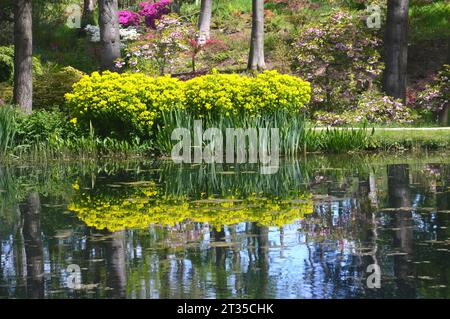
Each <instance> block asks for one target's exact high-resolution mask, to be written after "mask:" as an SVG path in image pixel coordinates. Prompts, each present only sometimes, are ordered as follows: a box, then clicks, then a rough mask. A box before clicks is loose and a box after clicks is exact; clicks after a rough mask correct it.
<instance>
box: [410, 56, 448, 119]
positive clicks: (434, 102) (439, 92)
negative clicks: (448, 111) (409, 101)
mask: <svg viewBox="0 0 450 319" xmlns="http://www.w3.org/2000/svg"><path fill="white" fill-rule="evenodd" d="M416 105H417V106H419V108H420V109H421V110H423V111H425V112H430V113H432V114H433V115H436V114H439V113H441V112H442V111H443V110H444V109H445V108H447V107H449V105H450V65H448V64H447V65H444V67H443V69H442V70H441V71H440V72H439V73H438V74H437V76H435V77H434V78H433V79H432V81H431V82H430V83H428V84H427V85H426V86H425V88H424V90H422V91H421V92H419V94H418V95H417V100H416Z"/></svg>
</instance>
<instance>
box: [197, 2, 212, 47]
mask: <svg viewBox="0 0 450 319" xmlns="http://www.w3.org/2000/svg"><path fill="white" fill-rule="evenodd" d="M211 15H212V0H202V3H201V7H200V17H199V19H198V29H199V40H201V41H205V40H209V38H210V31H211Z"/></svg>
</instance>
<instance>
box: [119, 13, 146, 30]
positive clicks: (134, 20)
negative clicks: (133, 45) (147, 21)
mask: <svg viewBox="0 0 450 319" xmlns="http://www.w3.org/2000/svg"><path fill="white" fill-rule="evenodd" d="M119 23H120V25H122V26H124V27H130V26H135V27H136V26H138V25H140V24H141V16H140V15H139V14H137V13H135V12H132V11H128V10H121V11H119Z"/></svg>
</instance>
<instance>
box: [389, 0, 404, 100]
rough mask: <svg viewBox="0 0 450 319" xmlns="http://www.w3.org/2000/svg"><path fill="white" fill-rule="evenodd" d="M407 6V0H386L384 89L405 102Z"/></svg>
mask: <svg viewBox="0 0 450 319" xmlns="http://www.w3.org/2000/svg"><path fill="white" fill-rule="evenodd" d="M408 7H409V0H389V1H388V7H387V21H386V36H385V47H386V58H385V59H386V61H385V63H386V69H385V71H384V90H385V91H386V93H387V95H389V96H392V97H394V98H398V99H401V100H402V101H403V102H406V80H407V62H408Z"/></svg>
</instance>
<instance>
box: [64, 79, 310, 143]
mask: <svg viewBox="0 0 450 319" xmlns="http://www.w3.org/2000/svg"><path fill="white" fill-rule="evenodd" d="M310 98H311V87H310V84H309V83H308V82H305V81H303V80H301V79H300V78H298V77H295V76H291V75H285V74H279V73H278V72H276V71H265V72H263V73H261V74H258V75H256V76H255V77H251V76H246V75H239V74H219V73H217V72H216V71H213V73H212V74H209V75H204V76H200V77H196V78H193V79H191V80H188V81H186V82H183V81H180V80H178V79H175V78H171V77H169V76H163V77H148V76H145V75H144V74H141V73H124V74H117V73H111V72H104V73H102V74H100V73H98V72H94V73H93V74H92V75H90V76H84V77H83V78H82V79H81V80H80V81H79V82H78V83H76V84H75V85H74V88H73V91H72V92H71V93H68V94H66V101H67V103H68V105H69V107H70V109H71V110H72V117H73V120H72V123H74V124H77V125H79V126H80V127H82V128H85V129H87V128H89V127H90V125H91V123H92V126H93V127H94V129H95V130H96V133H97V134H99V135H103V136H114V137H118V138H129V137H133V136H139V137H144V138H145V137H149V136H151V134H152V132H153V131H154V130H155V125H154V124H155V123H158V122H159V121H160V119H161V117H162V114H163V113H165V112H169V111H171V110H174V109H177V108H178V109H185V110H187V111H188V112H190V113H191V114H193V115H195V116H199V117H208V116H211V114H226V115H227V116H228V115H233V114H235V115H237V114H240V115H242V114H250V115H252V114H270V113H273V112H275V111H288V112H301V111H305V110H306V105H307V104H308V102H309V101H310Z"/></svg>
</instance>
